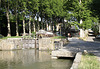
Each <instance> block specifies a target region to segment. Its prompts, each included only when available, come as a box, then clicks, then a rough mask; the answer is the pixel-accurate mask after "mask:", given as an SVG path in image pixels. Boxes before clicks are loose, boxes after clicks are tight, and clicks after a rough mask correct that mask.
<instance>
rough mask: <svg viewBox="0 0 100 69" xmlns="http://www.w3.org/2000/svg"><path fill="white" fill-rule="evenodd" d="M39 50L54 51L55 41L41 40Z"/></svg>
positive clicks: (49, 39)
mask: <svg viewBox="0 0 100 69" xmlns="http://www.w3.org/2000/svg"><path fill="white" fill-rule="evenodd" d="M39 50H54V39H51V38H42V39H39Z"/></svg>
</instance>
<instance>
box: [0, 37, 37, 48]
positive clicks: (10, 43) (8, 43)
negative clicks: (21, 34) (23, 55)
mask: <svg viewBox="0 0 100 69" xmlns="http://www.w3.org/2000/svg"><path fill="white" fill-rule="evenodd" d="M35 46H36V47H35ZM30 48H38V40H37V39H36V40H35V39H22V38H8V39H6V40H2V41H0V50H16V49H30Z"/></svg>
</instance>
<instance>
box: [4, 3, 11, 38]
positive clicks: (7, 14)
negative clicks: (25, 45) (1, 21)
mask: <svg viewBox="0 0 100 69" xmlns="http://www.w3.org/2000/svg"><path fill="white" fill-rule="evenodd" d="M5 9H6V17H7V22H8V26H7V28H8V34H7V36H11V30H10V19H9V2H8V7H7V6H6V5H5Z"/></svg>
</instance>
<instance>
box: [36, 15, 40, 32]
mask: <svg viewBox="0 0 100 69" xmlns="http://www.w3.org/2000/svg"><path fill="white" fill-rule="evenodd" d="M37 24H38V27H37V30H38V31H39V29H40V25H39V17H38V16H37Z"/></svg>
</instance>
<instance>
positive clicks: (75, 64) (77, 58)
mask: <svg viewBox="0 0 100 69" xmlns="http://www.w3.org/2000/svg"><path fill="white" fill-rule="evenodd" d="M81 57H82V52H78V53H77V54H76V56H75V59H74V61H73V64H72V66H71V68H70V69H78V65H79V63H80V61H81Z"/></svg>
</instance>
